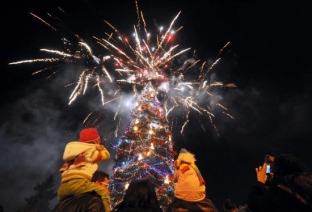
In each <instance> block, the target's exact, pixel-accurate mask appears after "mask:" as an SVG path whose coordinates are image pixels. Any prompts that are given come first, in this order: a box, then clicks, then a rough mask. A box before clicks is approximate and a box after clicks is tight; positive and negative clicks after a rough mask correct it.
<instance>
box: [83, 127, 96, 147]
mask: <svg viewBox="0 0 312 212" xmlns="http://www.w3.org/2000/svg"><path fill="white" fill-rule="evenodd" d="M99 139H100V136H99V133H98V131H97V129H95V128H86V129H83V130H81V131H80V133H79V141H80V142H86V143H99Z"/></svg>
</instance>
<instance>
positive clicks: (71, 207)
mask: <svg viewBox="0 0 312 212" xmlns="http://www.w3.org/2000/svg"><path fill="white" fill-rule="evenodd" d="M91 181H92V182H94V183H96V184H97V185H98V186H103V187H104V188H105V189H107V187H108V183H109V175H108V174H107V173H105V172H102V171H96V172H95V173H94V174H93V177H92V180H91ZM107 192H109V191H108V189H107ZM54 212H105V209H104V206H103V202H102V199H101V197H100V196H99V195H98V194H97V193H96V192H88V193H84V194H80V195H77V196H72V197H69V198H67V199H65V200H63V201H61V202H60V203H59V204H58V205H57V206H56V207H55V209H54Z"/></svg>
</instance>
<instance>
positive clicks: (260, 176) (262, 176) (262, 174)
mask: <svg viewBox="0 0 312 212" xmlns="http://www.w3.org/2000/svg"><path fill="white" fill-rule="evenodd" d="M266 168H267V164H266V163H263V165H262V166H259V167H257V168H256V174H257V180H258V181H259V182H261V183H265V182H266V181H267V177H268V176H267V174H266Z"/></svg>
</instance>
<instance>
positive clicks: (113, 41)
mask: <svg viewBox="0 0 312 212" xmlns="http://www.w3.org/2000/svg"><path fill="white" fill-rule="evenodd" d="M59 9H60V10H61V11H62V12H64V11H63V10H62V9H61V8H59ZM136 10H137V18H138V23H137V25H136V26H134V27H133V30H134V34H133V38H134V39H133V40H132V39H129V38H128V37H126V36H123V35H122V34H121V33H120V31H119V30H118V29H117V28H116V27H115V26H113V25H112V24H111V23H109V22H108V21H106V20H104V23H105V24H107V26H108V27H109V28H110V29H111V30H112V32H109V33H108V32H106V33H105V35H107V37H106V38H98V37H96V36H93V38H94V39H95V41H96V43H97V44H99V46H100V47H102V48H104V54H103V55H105V56H103V57H97V56H95V55H94V54H93V51H92V48H91V47H90V46H89V45H88V44H87V42H85V41H84V40H83V39H81V38H80V36H78V35H77V34H76V33H73V35H72V36H71V38H74V41H71V40H69V39H67V38H62V42H63V44H65V46H66V47H67V48H65V51H61V50H53V49H40V51H43V52H45V53H48V54H52V55H54V56H53V57H51V58H42V59H29V60H22V61H17V62H12V63H9V65H17V64H23V63H37V62H49V63H57V64H60V63H61V64H62V63H63V64H69V63H78V62H81V61H87V63H88V67H86V68H84V69H82V70H81V73H80V76H79V79H78V80H77V81H76V82H75V83H72V84H71V85H75V87H74V89H73V91H72V93H71V95H70V97H69V104H72V103H73V102H74V101H75V100H76V99H77V98H78V97H79V96H80V95H83V94H84V93H85V92H86V90H87V89H88V87H89V85H90V84H91V87H97V88H98V90H99V94H100V96H101V103H102V106H103V107H104V106H105V105H107V104H109V103H112V102H118V107H116V108H115V109H116V111H115V116H114V120H115V119H117V118H116V116H117V115H118V114H119V113H121V111H122V103H121V101H123V100H124V98H123V97H122V96H123V95H124V93H125V91H124V90H123V89H122V87H123V85H124V84H128V85H129V84H131V85H132V88H133V89H132V93H133V96H134V97H133V98H135V97H136V96H137V94H138V93H139V92H138V90H140V89H141V88H142V87H144V86H145V85H146V84H147V83H152V84H153V86H154V87H156V88H158V92H159V95H163V104H164V106H165V109H166V115H167V116H168V117H169V116H170V115H171V113H174V111H176V110H178V111H183V114H184V123H183V124H182V127H181V134H183V131H184V129H185V127H186V126H187V124H188V123H189V122H190V120H189V116H190V113H191V112H192V111H193V112H195V113H197V114H198V115H199V116H200V117H203V118H207V120H209V121H210V122H211V124H212V126H213V128H214V129H215V130H216V131H217V127H216V126H215V124H214V121H213V119H214V118H215V115H214V113H213V110H212V109H211V108H213V107H214V106H217V107H219V108H220V109H222V110H223V113H224V114H225V115H226V116H227V117H230V118H232V119H234V117H233V116H231V115H230V114H229V112H228V109H227V108H226V107H225V106H224V105H222V104H221V103H219V102H216V99H218V98H214V97H215V95H216V94H215V93H216V92H214V91H213V90H212V88H214V87H221V88H232V87H236V86H235V84H233V83H228V84H224V83H222V82H217V81H213V80H212V79H210V73H211V71H212V70H213V69H214V68H215V66H217V64H219V63H220V61H221V60H222V57H221V55H222V53H223V51H225V50H226V48H227V47H228V46H229V44H230V42H228V43H226V44H225V45H224V46H223V47H222V48H221V50H220V51H219V53H218V55H217V58H216V59H215V60H214V61H213V62H212V63H211V65H208V64H207V63H206V62H203V63H202V64H200V60H195V59H194V58H187V59H181V58H182V57H181V58H180V56H182V55H184V53H185V52H188V51H189V50H190V49H191V48H186V49H182V50H179V45H177V44H173V40H174V39H172V38H173V37H175V36H176V34H177V32H178V31H180V30H181V29H182V27H179V28H178V29H177V30H174V24H175V21H176V20H177V18H178V17H179V15H180V14H181V12H179V13H178V14H177V15H176V16H175V17H174V18H173V20H172V21H171V22H170V24H169V27H168V28H167V30H163V27H161V28H159V29H157V31H158V32H157V33H156V35H155V41H154V40H153V39H152V38H153V35H152V33H151V32H149V31H148V30H147V24H146V21H145V20H144V16H143V13H142V11H140V10H139V7H138V4H137V2H136ZM30 14H31V15H32V16H33V17H35V18H37V19H38V20H40V21H41V22H43V23H44V24H45V25H47V26H48V27H50V28H51V29H52V30H53V31H58V30H57V27H54V26H53V24H51V23H49V22H48V21H46V20H44V19H43V18H41V17H39V16H38V15H35V14H33V13H30ZM48 17H49V18H51V19H52V20H53V21H56V22H61V19H59V18H57V17H53V16H52V15H51V14H48ZM56 25H57V26H65V24H56ZM73 47H75V48H73ZM181 60H183V61H182V62H181ZM44 70H45V69H41V70H37V71H35V72H34V74H36V73H41V72H43V71H44ZM190 71H193V72H194V73H195V74H192V75H193V76H192V78H191V79H190V77H188V78H187V77H186V76H185V75H186V74H188V73H189V72H190ZM186 78H187V79H186ZM127 92H128V91H127ZM93 116H96V115H94V111H93V112H91V113H90V114H89V115H88V116H87V117H86V119H85V120H84V123H87V122H88V120H89V121H90V123H92V124H95V123H97V122H100V120H101V118H100V117H99V116H98V117H96V118H95V119H93V122H92V121H91V119H92V118H91V117H93ZM120 122H121V121H120V119H119V121H118V125H117V127H116V128H118V126H119V124H120ZM201 126H203V125H202V124H201ZM203 129H204V127H203ZM115 134H116V136H117V133H115Z"/></svg>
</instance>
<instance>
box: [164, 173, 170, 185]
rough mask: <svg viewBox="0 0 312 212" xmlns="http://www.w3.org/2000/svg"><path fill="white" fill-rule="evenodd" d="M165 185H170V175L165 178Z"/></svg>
mask: <svg viewBox="0 0 312 212" xmlns="http://www.w3.org/2000/svg"><path fill="white" fill-rule="evenodd" d="M164 183H165V184H169V177H168V175H167V176H166V178H165V180H164Z"/></svg>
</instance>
